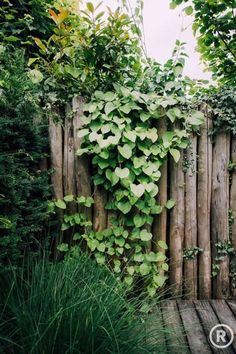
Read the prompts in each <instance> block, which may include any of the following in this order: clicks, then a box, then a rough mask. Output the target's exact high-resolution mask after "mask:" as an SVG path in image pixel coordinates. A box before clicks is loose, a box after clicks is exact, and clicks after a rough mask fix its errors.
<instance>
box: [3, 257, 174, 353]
mask: <svg viewBox="0 0 236 354" xmlns="http://www.w3.org/2000/svg"><path fill="white" fill-rule="evenodd" d="M134 305H135V304H134V303H133V304H132V303H130V302H127V299H126V293H125V291H124V289H123V288H122V287H121V285H120V284H119V283H117V281H116V280H115V278H114V277H113V276H112V274H111V273H110V272H108V271H107V270H105V269H103V268H101V267H99V266H97V265H96V263H94V262H92V261H91V260H89V259H87V258H84V257H83V256H80V257H79V258H78V259H76V260H70V259H69V260H67V261H66V262H64V263H59V264H50V263H49V262H48V260H45V261H41V262H39V263H34V262H33V263H31V265H30V267H29V269H28V271H27V272H25V273H18V272H14V271H12V272H10V273H9V274H8V275H7V276H6V277H5V279H4V287H1V289H0V332H1V335H0V351H1V352H2V351H3V352H9V353H17V354H25V353H32V354H42V353H68V354H69V353H71V354H72V353H78V354H82V353H83V354H85V353H88V354H92V353H97V354H101V353H120V354H126V353H127V352H129V353H130V354H132V353H133V354H137V353H139V354H144V353H147V354H148V353H155V352H156V351H158V352H160V353H165V352H166V349H165V348H164V346H163V344H162V343H163V341H162V340H161V339H162V336H163V335H164V330H163V328H161V323H160V321H158V318H157V317H156V321H155V322H154V323H155V327H154V323H153V328H155V330H152V332H150V333H149V338H148V341H147V340H146V339H147V333H146V324H145V322H144V318H142V316H141V315H140V314H139V313H138V312H137V311H136V308H135V306H134ZM165 331H166V332H167V330H165ZM154 338H155V341H154V340H153V339H154Z"/></svg>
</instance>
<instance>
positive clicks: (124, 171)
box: [115, 167, 129, 178]
mask: <svg viewBox="0 0 236 354" xmlns="http://www.w3.org/2000/svg"><path fill="white" fill-rule="evenodd" d="M115 174H116V176H117V177H119V178H127V177H129V169H128V168H127V167H125V168H120V167H116V169H115Z"/></svg>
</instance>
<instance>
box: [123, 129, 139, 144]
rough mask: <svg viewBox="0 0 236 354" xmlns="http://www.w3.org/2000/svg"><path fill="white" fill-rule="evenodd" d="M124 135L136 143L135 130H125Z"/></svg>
mask: <svg viewBox="0 0 236 354" xmlns="http://www.w3.org/2000/svg"><path fill="white" fill-rule="evenodd" d="M124 136H125V137H126V138H127V139H128V140H130V141H132V142H133V143H135V140H136V134H135V133H134V132H133V131H129V132H124Z"/></svg>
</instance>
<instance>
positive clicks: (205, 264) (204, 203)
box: [197, 106, 212, 299]
mask: <svg viewBox="0 0 236 354" xmlns="http://www.w3.org/2000/svg"><path fill="white" fill-rule="evenodd" d="M202 111H203V112H204V113H205V122H204V124H203V125H202V126H201V130H200V135H199V140H198V191H197V214H198V220H197V228H198V247H200V248H202V249H203V252H202V253H200V255H199V267H198V269H199V273H198V277H199V298H200V299H210V298H211V238H210V237H211V236H210V203H211V176H212V143H211V139H210V137H209V135H208V133H209V130H210V129H211V117H210V115H209V114H208V111H207V107H206V106H203V107H202Z"/></svg>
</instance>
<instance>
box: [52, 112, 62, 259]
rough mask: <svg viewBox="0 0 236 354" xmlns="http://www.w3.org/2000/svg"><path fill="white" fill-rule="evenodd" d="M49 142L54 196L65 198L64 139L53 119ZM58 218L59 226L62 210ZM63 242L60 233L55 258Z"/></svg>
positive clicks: (55, 243) (56, 242) (58, 210)
mask: <svg viewBox="0 0 236 354" xmlns="http://www.w3.org/2000/svg"><path fill="white" fill-rule="evenodd" d="M49 142H50V151H51V156H50V157H51V168H52V169H53V170H54V172H53V173H52V175H51V181H52V186H53V194H54V198H55V199H62V198H63V178H62V172H63V153H62V146H63V139H62V126H61V124H60V123H57V122H55V121H54V120H53V118H52V117H51V118H50V119H49ZM57 217H58V219H59V224H61V223H62V222H63V211H62V209H57ZM61 241H62V233H59V236H58V237H56V238H55V239H54V242H53V256H54V258H58V256H59V251H58V250H57V246H58V245H59V244H60V243H61Z"/></svg>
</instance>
